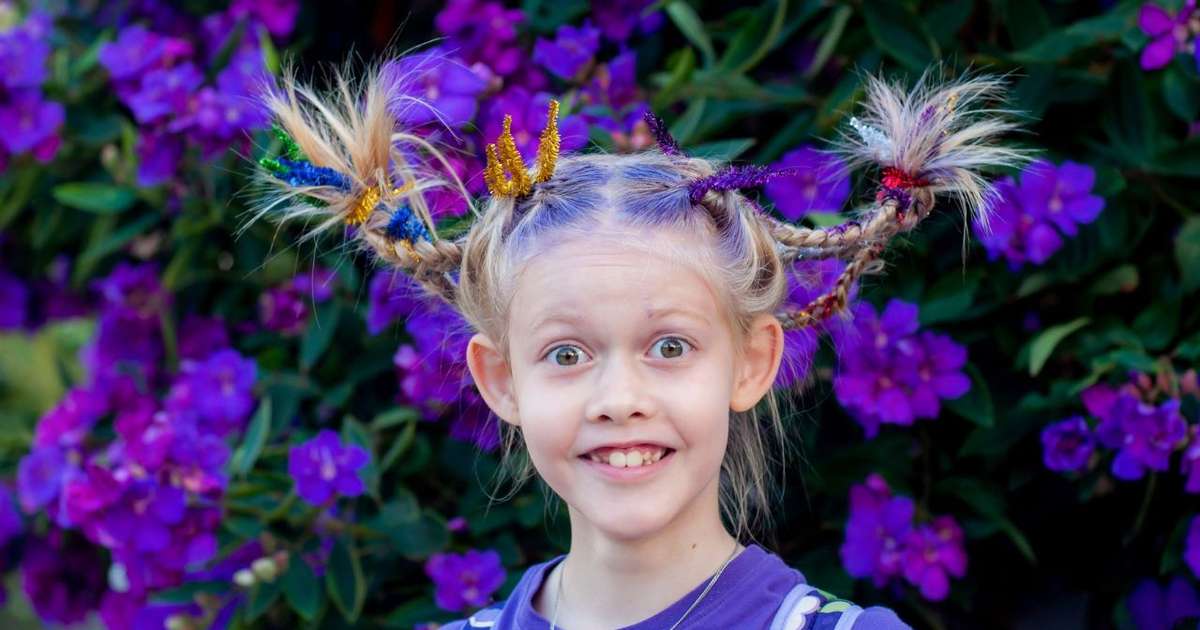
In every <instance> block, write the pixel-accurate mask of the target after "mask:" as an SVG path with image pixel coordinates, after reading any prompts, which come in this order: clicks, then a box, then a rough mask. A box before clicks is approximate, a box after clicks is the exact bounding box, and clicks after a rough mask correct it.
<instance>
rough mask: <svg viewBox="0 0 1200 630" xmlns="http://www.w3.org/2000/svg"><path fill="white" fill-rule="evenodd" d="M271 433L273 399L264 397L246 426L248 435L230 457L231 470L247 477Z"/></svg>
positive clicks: (235, 473)
mask: <svg viewBox="0 0 1200 630" xmlns="http://www.w3.org/2000/svg"><path fill="white" fill-rule="evenodd" d="M270 435H271V399H270V398H263V399H262V401H261V402H259V403H258V411H256V412H255V413H254V418H253V419H252V420H251V421H250V426H249V427H247V428H246V435H245V437H243V438H242V443H241V444H240V445H239V446H238V448H237V450H236V451H234V452H233V457H232V458H230V463H229V469H230V472H232V473H233V474H234V475H237V476H239V477H245V476H246V475H247V474H248V473H249V472H250V471H251V470H253V469H254V462H256V461H258V456H259V455H260V454H261V453H262V450H263V446H265V445H266V444H267V437H268V436H270Z"/></svg>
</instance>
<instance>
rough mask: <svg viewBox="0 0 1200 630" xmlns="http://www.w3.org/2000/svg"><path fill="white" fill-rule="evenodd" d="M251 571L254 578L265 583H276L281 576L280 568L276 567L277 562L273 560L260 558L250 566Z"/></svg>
mask: <svg viewBox="0 0 1200 630" xmlns="http://www.w3.org/2000/svg"><path fill="white" fill-rule="evenodd" d="M250 570H251V571H253V572H254V576H255V577H257V578H258V579H260V580H262V581H263V582H274V581H275V578H276V577H278V576H279V568H278V567H276V566H275V561H274V560H272V559H271V558H259V559H258V560H255V561H254V563H253V564H251V565H250Z"/></svg>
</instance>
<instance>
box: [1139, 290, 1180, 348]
mask: <svg viewBox="0 0 1200 630" xmlns="http://www.w3.org/2000/svg"><path fill="white" fill-rule="evenodd" d="M1133 330H1134V332H1136V333H1137V335H1138V338H1139V339H1141V341H1142V345H1144V346H1146V349H1147V350H1150V351H1151V352H1158V351H1160V350H1163V349H1165V348H1166V347H1167V344H1169V343H1171V340H1172V339H1174V338H1175V333H1176V332H1177V331H1178V330H1179V302H1164V301H1161V300H1157V301H1154V302H1151V303H1150V305H1149V306H1147V307H1146V309H1145V310H1143V311H1142V312H1141V313H1139V314H1138V316H1137V318H1136V319H1134V320H1133Z"/></svg>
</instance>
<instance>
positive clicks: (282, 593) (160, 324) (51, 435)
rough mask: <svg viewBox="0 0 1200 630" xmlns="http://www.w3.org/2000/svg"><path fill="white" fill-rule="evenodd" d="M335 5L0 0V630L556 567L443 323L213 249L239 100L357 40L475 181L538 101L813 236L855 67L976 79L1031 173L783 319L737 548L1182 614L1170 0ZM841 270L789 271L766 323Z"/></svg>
mask: <svg viewBox="0 0 1200 630" xmlns="http://www.w3.org/2000/svg"><path fill="white" fill-rule="evenodd" d="M342 4H344V3H317V2H309V3H300V2H299V1H298V0H271V1H270V2H249V1H243V0H231V1H224V0H200V1H196V2H188V3H165V2H156V1H154V0H146V1H140V2H129V3H125V2H122V3H65V2H11V1H10V2H5V1H3V0H0V129H3V130H4V133H3V134H0V425H2V426H3V428H4V429H5V431H4V432H3V433H2V435H3V438H2V439H0V546H2V547H3V549H4V553H3V554H0V570H3V571H4V572H7V573H11V574H13V577H14V579H12V580H9V581H7V582H6V583H7V584H8V585H10V586H11V587H13V589H14V592H12V593H8V594H7V598H6V600H5V604H4V607H3V608H2V609H0V625H2V626H3V627H5V628H8V627H13V628H20V627H37V626H38V625H39V624H41V623H47V624H61V625H81V626H82V625H84V624H87V623H89V622H90V623H92V624H100V625H104V626H107V627H109V628H122V629H124V628H136V629H139V630H141V629H151V628H153V629H158V628H166V627H169V628H172V629H177V628H218V629H220V628H233V627H240V628H246V627H262V628H268V627H282V626H288V625H290V626H300V627H324V628H333V627H355V626H359V625H361V626H363V627H367V626H370V627H389V628H400V627H403V628H413V627H422V628H436V627H437V625H438V624H439V623H442V622H444V621H446V620H449V619H453V618H458V617H461V616H464V615H465V614H468V613H469V612H470V611H472V610H474V609H476V608H478V607H479V606H482V605H485V604H487V603H488V602H490V601H494V600H497V599H500V598H503V597H505V596H506V595H507V593H508V592H509V591H510V590H511V589H512V588H513V586H514V585H515V584H516V582H517V580H519V579H520V576H521V574H522V571H523V570H524V568H525V567H527V566H529V565H530V564H532V563H535V562H538V561H541V560H544V559H546V558H547V557H549V556H551V555H554V554H557V553H560V552H561V551H563V550H564V549H565V548H566V545H567V544H568V541H569V533H568V527H567V522H566V518H565V517H563V516H562V515H561V514H562V510H556V509H554V508H555V507H557V506H554V505H547V503H546V499H545V498H544V497H546V496H547V495H545V494H544V493H543V492H542V490H543V489H542V488H539V487H537V485H536V484H533V485H529V486H526V487H523V488H521V489H519V490H516V491H515V492H513V493H512V496H511V497H509V498H508V499H507V500H505V501H501V502H498V503H495V504H491V505H489V494H492V495H495V494H497V493H494V492H492V490H494V489H493V488H490V487H488V486H487V484H488V483H489V481H490V480H491V479H492V478H493V475H494V474H495V473H496V471H497V465H498V458H497V449H498V447H499V440H500V433H499V429H498V425H497V420H496V419H495V418H493V417H491V416H490V414H489V413H488V410H487V408H486V406H485V405H484V403H483V402H482V400H481V399H480V397H479V394H478V392H477V391H476V390H475V389H474V387H473V384H472V383H471V381H470V377H469V375H468V373H467V371H466V370H465V366H464V349H465V345H466V342H467V339H468V338H469V337H468V333H469V331H468V330H467V329H466V325H465V323H464V322H463V321H462V320H461V318H459V317H458V316H457V315H456V314H455V313H454V312H453V311H451V310H449V309H446V308H441V307H432V306H429V305H428V304H426V303H424V302H422V301H421V300H418V299H417V298H416V296H415V291H416V289H415V287H414V286H413V285H412V284H410V283H409V282H408V281H406V280H405V279H404V278H403V277H401V276H398V275H395V274H393V273H392V272H390V271H388V270H386V269H384V268H381V267H379V266H377V265H375V264H374V263H373V261H370V260H365V259H363V258H362V257H360V256H358V255H356V254H355V253H353V252H348V251H345V250H344V248H341V247H340V241H339V240H338V239H336V238H334V239H331V240H329V241H322V242H305V243H303V244H301V245H298V246H292V244H293V243H295V241H296V237H297V236H298V232H297V231H294V230H298V229H300V228H299V227H296V228H291V227H289V228H284V229H278V228H276V227H274V226H272V225H271V224H270V223H269V222H261V223H257V224H255V225H253V226H251V227H249V228H245V222H244V218H245V215H244V212H245V211H246V210H247V205H246V197H247V194H250V193H252V192H253V190H254V182H253V181H252V180H250V179H249V177H248V174H249V173H250V171H251V168H250V167H251V161H252V160H254V159H257V158H260V157H263V156H266V155H276V154H277V149H278V147H279V143H280V140H279V139H278V138H277V137H276V136H275V135H273V134H272V133H271V130H270V129H268V128H267V119H266V117H265V115H264V112H263V111H262V110H261V108H260V107H259V106H258V104H257V103H256V101H255V100H254V99H253V98H252V95H253V94H254V93H255V90H256V89H257V88H258V86H260V85H261V83H262V82H263V81H264V80H267V79H269V78H270V77H271V76H272V75H273V74H275V73H277V72H278V70H279V68H280V65H281V63H282V61H281V60H282V59H285V58H286V59H290V60H291V61H292V62H294V63H297V64H299V65H300V66H301V67H303V68H314V72H317V76H320V75H319V71H317V70H315V69H316V68H317V67H318V65H319V64H320V63H323V62H333V63H341V62H344V61H345V58H346V54H347V53H346V51H347V50H348V49H349V48H350V45H351V43H353V44H354V45H355V49H356V50H358V51H360V52H362V53H363V55H364V56H372V57H373V56H376V55H382V54H384V52H385V51H387V50H405V49H408V48H409V47H410V46H413V47H416V49H417V50H418V52H416V53H415V54H412V55H409V56H407V57H404V58H402V59H399V60H393V61H389V62H387V63H386V64H385V66H384V72H385V75H386V76H388V77H390V79H389V80H391V81H394V82H395V87H396V89H397V90H398V91H399V92H400V93H402V94H406V95H409V96H412V97H415V98H418V99H421V100H423V101H424V102H425V103H427V104H428V105H429V107H428V108H421V107H406V108H404V109H403V110H399V111H398V112H397V114H398V115H400V116H402V117H403V123H404V124H405V125H407V126H409V127H410V128H412V129H414V131H415V133H417V134H419V135H421V136H422V137H424V138H426V139H428V140H429V141H431V142H435V143H440V144H442V145H444V146H449V147H451V148H452V149H454V150H453V151H451V152H449V154H448V155H449V160H448V163H447V164H445V165H443V168H445V169H447V170H448V171H452V172H453V173H452V174H453V175H455V176H457V177H458V178H460V179H461V180H462V181H463V183H464V185H465V186H466V188H467V189H468V190H469V191H470V192H472V193H474V194H481V193H483V192H484V190H485V186H484V183H483V179H482V177H481V176H480V172H481V167H482V164H483V155H482V148H483V147H484V146H485V143H486V142H487V141H490V140H491V139H493V138H494V137H495V136H496V135H497V134H498V133H499V130H500V127H501V124H502V121H503V117H504V115H505V114H509V115H511V116H512V118H513V120H512V131H513V135H514V138H515V140H516V142H517V144H518V146H519V148H520V150H521V151H523V152H524V153H526V154H530V153H531V152H532V147H533V144H534V143H535V142H536V135H537V132H538V131H540V129H541V127H542V123H543V120H544V115H545V104H546V102H547V101H549V100H550V99H551V98H556V99H558V100H559V101H560V102H561V103H562V112H561V114H562V116H561V119H560V122H559V126H560V129H561V134H562V146H563V150H566V151H571V150H580V149H585V148H588V149H589V150H602V151H608V152H614V153H619V152H629V151H637V150H641V149H644V148H646V147H648V146H650V145H651V144H652V143H653V139H652V134H651V132H650V130H649V129H648V128H647V126H646V124H645V122H643V117H642V115H643V113H644V112H645V111H647V110H650V109H652V110H653V111H655V112H657V113H658V114H660V115H661V116H662V117H664V118H665V119H666V121H667V123H668V125H669V127H670V129H671V131H672V133H673V134H674V135H675V136H676V137H677V138H678V139H679V141H680V142H681V143H682V145H683V146H684V149H685V150H686V151H688V152H689V153H691V154H696V155H703V156H708V157H714V158H719V159H726V160H734V161H741V162H751V163H757V164H775V165H779V166H784V167H792V168H794V169H795V170H794V171H793V172H792V174H790V175H789V176H786V177H779V178H776V179H774V180H772V181H771V182H770V183H769V184H768V185H766V186H765V187H764V190H763V191H762V194H761V195H760V196H759V201H760V202H761V203H762V205H763V207H764V208H765V209H766V211H768V212H773V213H775V214H777V215H778V216H779V217H781V218H784V219H787V220H790V221H796V222H801V223H804V224H806V225H820V226H824V225H831V224H835V223H839V222H841V221H843V220H845V219H846V218H847V217H848V216H849V215H850V214H851V213H852V212H853V210H854V209H855V208H856V207H858V206H860V205H861V204H863V203H867V202H869V201H870V200H871V199H872V198H873V196H874V195H875V193H876V189H877V186H878V182H877V180H878V177H879V174H878V173H863V172H851V171H850V169H849V168H848V165H846V164H844V163H843V162H842V161H841V160H840V159H839V158H838V157H836V156H835V155H833V154H831V153H829V152H827V151H825V149H827V148H828V147H829V141H830V140H833V139H835V138H836V137H837V136H838V135H839V134H841V133H852V132H853V131H852V130H850V127H849V117H850V116H851V115H852V114H853V110H852V108H851V105H852V103H853V102H854V101H855V100H856V99H857V98H858V97H859V96H860V93H859V90H860V85H861V81H860V74H859V73H858V70H863V71H869V72H881V73H883V74H885V75H889V76H894V77H896V78H898V79H902V80H909V81H911V80H913V79H914V78H915V76H916V74H917V73H919V72H920V71H921V70H922V69H923V68H925V67H926V65H927V64H929V63H932V62H934V61H938V60H940V61H942V62H943V63H944V64H945V66H946V67H945V69H946V70H947V71H950V72H962V71H964V70H966V69H967V67H968V66H970V67H974V68H983V69H985V70H986V71H989V72H997V73H1004V72H1011V73H1012V74H1011V80H1012V83H1013V91H1012V101H1011V103H1009V106H1011V107H1013V108H1015V109H1018V110H1020V111H1021V112H1023V113H1024V114H1025V124H1026V126H1027V127H1028V128H1029V130H1030V131H1031V133H1029V134H1023V135H1018V136H1017V137H1014V138H1013V139H1012V141H1013V143H1014V144H1016V145H1022V146H1023V148H1026V149H1030V150H1031V151H1034V152H1035V153H1036V155H1035V157H1036V159H1035V160H1034V161H1033V162H1032V163H1030V164H1029V165H1028V166H1027V167H1026V168H1024V169H1022V170H1021V171H1020V172H1003V173H993V174H990V175H992V176H994V177H995V178H996V179H997V180H998V182H999V185H998V192H999V195H998V196H997V197H996V198H995V199H993V200H991V201H992V203H991V211H992V212H991V213H990V217H989V220H987V221H972V222H970V223H969V224H968V225H963V224H962V221H961V218H960V216H959V215H958V213H957V208H956V207H955V205H954V203H953V201H952V200H947V201H946V202H945V203H940V204H939V209H938V210H939V211H938V212H937V213H936V215H937V216H935V217H934V218H932V219H931V220H930V221H928V222H926V224H924V225H923V227H922V229H921V230H918V231H917V232H916V233H914V234H912V235H911V237H907V238H906V240H905V242H904V244H903V245H901V246H899V247H895V248H892V250H890V251H889V252H888V253H887V255H886V260H885V262H886V267H887V269H886V271H887V273H886V275H884V276H882V277H881V278H879V279H877V278H874V277H871V278H869V279H868V280H867V281H866V282H864V283H863V284H862V285H861V286H854V287H850V295H851V297H852V298H853V300H854V306H853V307H852V309H851V315H852V316H851V317H849V318H846V319H841V320H835V321H832V322H830V323H829V324H828V325H826V326H825V327H824V328H822V329H820V330H801V331H789V332H788V333H787V337H786V349H785V363H784V366H783V368H782V369H781V371H780V375H779V380H778V383H777V384H778V386H779V387H780V388H781V392H782V393H783V394H784V396H783V405H784V411H785V412H786V416H787V418H788V420H789V423H788V431H789V433H790V436H791V437H792V438H793V439H795V440H796V441H797V442H798V443H799V444H801V445H802V447H803V454H804V456H803V457H802V458H794V459H792V460H790V461H793V462H794V463H793V464H792V466H793V468H792V469H791V470H789V471H788V472H789V474H788V475H787V479H788V481H789V487H788V488H787V493H786V495H785V501H783V502H781V503H780V504H779V512H778V514H777V515H776V516H777V527H776V530H775V531H774V532H768V533H767V534H766V536H765V540H764V542H767V543H773V544H771V545H770V546H772V547H773V548H774V549H777V550H778V551H779V553H780V554H781V555H783V556H784V558H785V559H786V560H787V561H788V562H790V563H791V564H793V565H794V566H796V567H797V568H799V569H800V570H802V571H803V572H804V574H805V575H806V576H807V577H808V578H809V579H811V580H812V581H813V583H815V584H819V585H821V586H822V587H823V588H826V589H827V590H831V591H833V592H835V593H837V594H839V595H841V596H844V597H848V598H852V599H859V600H862V601H869V602H880V603H884V604H886V605H889V606H892V607H894V608H895V609H896V610H897V611H898V612H899V614H900V616H901V617H902V618H904V619H906V620H910V622H911V623H913V624H914V625H918V626H920V627H932V628H960V627H963V628H966V627H969V628H1002V627H1014V626H1027V627H1035V626H1037V627H1041V626H1045V625H1047V624H1052V625H1053V626H1054V627H1064V628H1068V627H1069V628H1074V627H1081V628H1082V627H1087V628H1107V627H1115V628H1122V629H1126V628H1137V629H1147V628H1169V627H1171V626H1172V625H1174V624H1176V623H1178V622H1187V623H1195V622H1196V620H1197V618H1198V617H1200V596H1197V581H1198V580H1200V503H1197V498H1196V497H1197V495H1200V383H1198V382H1197V381H1198V379H1197V372H1196V365H1197V362H1198V361H1200V317H1198V316H1197V313H1198V312H1200V311H1198V310H1197V303H1198V299H1200V218H1198V216H1197V214H1196V208H1195V207H1194V206H1195V204H1194V203H1192V200H1193V199H1194V198H1195V189H1196V184H1197V178H1200V141H1198V140H1197V138H1196V136H1197V134H1200V74H1198V71H1197V63H1196V55H1195V53H1196V52H1197V50H1200V49H1198V48H1197V43H1196V42H1197V29H1198V28H1200V27H1198V26H1197V25H1198V24H1200V22H1198V21H1197V9H1196V6H1195V3H1194V2H1192V1H1191V0H1187V1H1184V2H1178V1H1176V2H1170V1H1168V0H1161V2H1158V1H1151V2H1138V1H1131V2H1116V3H1096V4H1088V3H1050V4H1045V3H1037V2H1027V1H1020V0H1009V1H1007V2H967V1H962V2H948V3H947V2H941V3H935V2H915V3H914V2H909V3H884V2H862V3H832V4H830V3H795V2H781V1H764V2H762V3H760V4H752V5H747V6H740V7H737V8H726V7H724V6H718V5H717V4H714V3H697V2H686V1H675V2H668V3H654V2H651V1H650V0H621V1H617V2H603V3H599V2H598V3H593V5H592V6H589V5H588V4H586V3H575V2H568V3H549V2H536V1H534V2H524V3H520V8H517V7H516V5H515V3H501V2H499V1H497V0H450V1H448V2H444V3H440V4H438V3H435V4H423V5H421V6H419V7H417V8H415V9H413V13H412V14H408V13H403V14H401V13H396V12H394V11H393V9H392V8H390V5H388V4H387V3H366V4H363V3H353V7H352V8H351V7H349V5H346V6H342ZM435 5H436V6H435ZM402 22H403V26H404V28H401V25H402V24H401V23H402ZM397 33H398V35H397ZM393 36H395V39H393ZM435 39H436V42H433V45H430V44H429V42H431V41H432V40H435ZM430 201H431V209H432V212H433V215H434V217H435V218H436V220H437V221H438V222H439V228H440V229H442V230H443V231H444V232H446V233H455V232H456V231H459V230H461V229H463V227H464V225H465V223H466V221H467V220H468V219H467V217H468V216H469V215H468V208H467V207H466V205H465V204H464V203H463V201H462V200H461V199H460V198H458V197H456V196H454V195H450V194H446V195H442V196H435V197H433V198H431V200H430ZM840 271H841V266H840V263H838V262H836V261H832V260H804V259H802V260H801V261H800V262H798V263H797V265H796V268H795V274H794V277H793V278H791V297H792V300H793V301H796V302H801V303H803V302H806V301H807V300H809V299H811V298H812V297H814V296H816V295H819V294H821V293H822V292H824V291H825V290H827V289H828V288H829V286H830V283H832V282H833V281H834V280H835V279H836V277H837V276H838V274H839V272H840ZM500 494H503V493H500ZM551 500H553V499H552V498H551ZM1013 575H1020V576H1023V578H1022V579H1020V580H1013V579H1011V576H1013ZM16 589H19V590H20V593H17V592H15V590H16ZM1048 619H1053V620H1054V621H1052V622H1049V621H1047V620H1048Z"/></svg>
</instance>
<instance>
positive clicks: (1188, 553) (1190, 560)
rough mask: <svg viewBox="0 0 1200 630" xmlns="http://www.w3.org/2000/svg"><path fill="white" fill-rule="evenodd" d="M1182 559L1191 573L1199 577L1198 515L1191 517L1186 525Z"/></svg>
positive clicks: (1199, 531) (1199, 541)
mask: <svg viewBox="0 0 1200 630" xmlns="http://www.w3.org/2000/svg"><path fill="white" fill-rule="evenodd" d="M1183 561H1184V562H1185V563H1186V564H1187V565H1188V568H1189V569H1191V570H1192V575H1195V576H1196V577H1200V516H1194V517H1192V522H1191V524H1190V525H1188V532H1187V542H1185V543H1184V548H1183Z"/></svg>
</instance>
